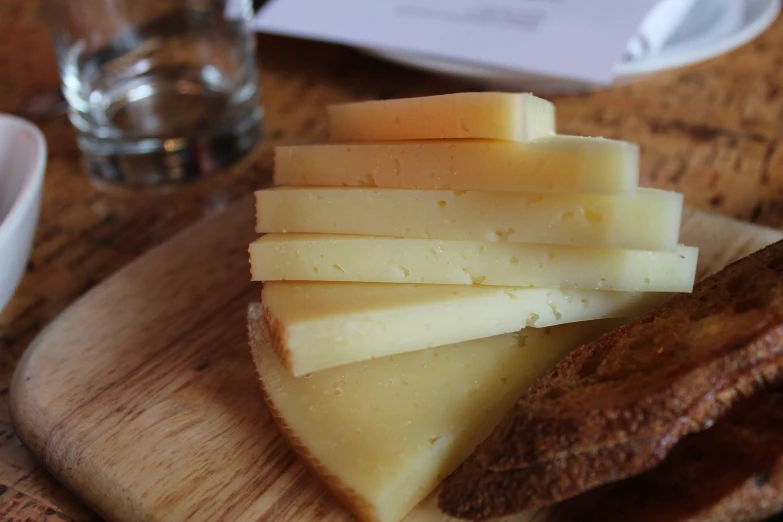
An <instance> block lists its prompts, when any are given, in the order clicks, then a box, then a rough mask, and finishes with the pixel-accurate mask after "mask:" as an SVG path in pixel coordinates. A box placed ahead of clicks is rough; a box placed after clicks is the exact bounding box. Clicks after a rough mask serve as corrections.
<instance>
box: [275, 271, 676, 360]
mask: <svg viewBox="0 0 783 522" xmlns="http://www.w3.org/2000/svg"><path fill="white" fill-rule="evenodd" d="M262 295H263V299H262V302H263V306H264V315H265V317H266V320H267V323H268V325H269V328H270V332H271V335H272V345H273V347H274V349H275V351H276V352H277V354H278V355H279V356H280V358H281V360H282V361H283V363H284V365H285V366H286V368H287V369H288V370H289V371H290V372H291V373H293V374H294V375H304V374H307V373H311V372H317V371H320V370H324V369H326V368H332V367H335V366H340V365H343V364H348V363H353V362H357V361H364V360H368V359H373V358H376V357H383V356H386V355H392V354H396V353H403V352H410V351H415V350H422V349H426V348H432V347H434V346H441V345H444V344H450V343H456V342H462V341H467V340H472V339H480V338H483V337H491V336H494V335H499V334H504V333H510V332H517V331H519V330H521V329H522V328H526V327H538V328H541V327H547V326H554V325H559V324H565V323H572V322H578V321H588V320H592V319H604V318H611V317H634V316H637V315H640V314H642V313H644V312H646V311H648V310H650V309H652V308H654V307H655V306H657V305H658V304H660V303H662V302H663V301H664V300H665V299H667V298H668V297H669V294H666V293H655V292H649V293H636V292H633V293H632V292H605V291H600V290H576V289H567V288H563V289H560V288H511V287H502V286H451V285H411V284H401V285H389V284H381V283H325V282H295V281H285V282H280V281H274V282H269V283H266V284H265V285H264V290H263V294H262ZM400 332H405V334H404V335H401V334H400Z"/></svg>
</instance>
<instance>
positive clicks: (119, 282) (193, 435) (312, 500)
mask: <svg viewBox="0 0 783 522" xmlns="http://www.w3.org/2000/svg"><path fill="white" fill-rule="evenodd" d="M253 224H254V208H253V201H252V200H251V199H245V200H243V201H242V202H240V203H238V204H237V205H235V206H233V207H232V208H230V209H229V210H227V211H226V212H224V213H222V214H219V215H217V216H215V217H213V218H211V219H209V220H207V221H205V222H204V223H202V224H200V225H198V226H196V227H195V228H192V229H190V230H188V231H186V232H185V233H183V234H182V235H180V236H178V237H177V238H175V239H174V240H172V241H170V242H168V243H166V244H164V245H163V246H161V247H160V248H158V249H155V250H154V251H152V252H150V253H149V254H148V255H146V256H143V257H142V258H140V259H139V260H137V261H136V262H134V263H132V264H131V265H129V266H128V267H126V268H125V269H123V270H122V271H120V272H119V273H117V274H116V275H114V276H113V277H111V278H109V279H108V280H107V281H106V282H105V283H103V284H101V285H99V286H98V287H96V288H95V289H94V290H92V291H91V292H90V293H88V294H87V295H86V296H84V298H82V299H80V300H79V301H77V302H76V303H75V304H74V305H73V306H71V307H70V308H69V309H68V310H66V312H65V313H64V314H62V315H61V316H60V317H59V318H58V319H56V320H55V321H54V322H52V323H51V324H50V325H49V326H48V327H47V328H46V329H45V330H44V332H43V333H42V334H41V335H40V336H38V337H37V338H36V340H35V342H34V343H33V345H32V346H31V347H30V348H29V349H28V350H27V352H26V353H25V356H24V357H23V358H22V361H21V362H20V364H19V367H18V370H17V372H16V375H15V376H14V380H13V383H12V386H11V412H12V417H13V419H14V425H15V427H16V429H17V434H18V435H19V437H20V438H21V439H22V440H23V441H24V442H25V443H26V444H27V446H28V447H29V448H30V449H31V450H32V451H33V453H34V454H35V455H37V456H38V457H39V458H40V460H41V461H42V462H43V463H45V465H46V467H47V468H48V469H49V470H50V471H51V472H52V473H53V474H54V476H55V477H57V478H58V479H59V480H61V481H62V482H63V483H64V484H66V485H67V486H68V487H69V488H70V489H71V490H72V491H74V492H76V493H77V494H78V496H79V497H81V498H82V499H83V500H84V501H86V502H87V503H88V504H89V505H90V506H92V507H93V508H94V509H96V510H97V511H98V512H99V513H102V514H103V515H104V516H105V517H106V518H107V519H110V520H117V521H120V520H122V521H130V522H135V521H139V522H141V521H145V520H191V521H214V520H226V521H244V520H247V521H252V520H269V521H276V522H287V521H291V522H293V521H302V522H306V521H317V520H351V517H350V516H349V515H348V514H347V512H345V511H343V510H342V508H341V507H340V506H339V505H338V504H337V503H336V502H335V501H333V500H332V498H331V497H330V496H329V495H328V494H327V493H326V492H325V491H324V489H323V487H322V486H321V484H320V483H319V482H318V480H316V479H315V478H313V477H311V476H310V474H309V473H308V472H307V471H305V468H304V467H303V466H302V465H301V463H300V462H299V461H298V460H297V458H296V457H295V456H294V454H293V453H292V451H291V450H290V449H289V447H288V444H287V443H286V441H285V439H283V438H282V437H281V436H280V435H279V433H278V431H277V429H276V427H275V425H274V423H273V421H272V418H271V415H270V414H269V412H268V411H267V409H266V407H265V406H264V403H263V399H262V396H261V393H260V390H259V387H258V381H257V379H256V375H255V369H254V366H253V363H252V361H251V359H250V355H249V348H248V344H247V335H246V327H245V324H246V319H245V317H246V312H247V305H248V303H250V302H252V301H257V300H258V299H259V293H260V285H259V284H257V283H256V284H253V283H250V282H249V280H248V279H249V278H248V267H247V244H248V243H249V242H250V241H251V240H252V239H253V237H254V233H253V228H254V227H253ZM681 237H682V241H683V242H686V243H688V244H693V245H696V246H699V247H700V249H701V256H700V257H701V262H700V264H699V275H700V276H703V275H706V274H707V273H710V272H713V271H716V270H718V269H720V268H722V267H723V266H724V265H725V264H727V263H728V262H731V261H733V260H734V259H738V258H740V257H742V256H744V255H747V254H749V253H751V252H753V251H755V250H757V249H759V248H761V247H763V246H765V245H767V244H769V243H771V242H774V241H777V240H779V239H783V232H780V231H777V230H772V229H767V228H762V227H756V226H753V225H749V224H746V223H741V222H739V221H733V220H731V219H728V218H724V217H718V216H711V215H707V214H704V213H701V212H693V211H688V212H686V215H685V220H684V225H683V233H682V236H681ZM443 518H444V517H442V516H441V515H439V513H438V511H437V509H435V508H434V503H432V502H430V503H427V504H425V506H424V507H423V508H421V509H419V510H417V511H416V512H414V514H413V516H412V517H411V520H441V519H443ZM518 520H527V518H526V517H522V518H520V519H518Z"/></svg>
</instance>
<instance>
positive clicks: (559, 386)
mask: <svg viewBox="0 0 783 522" xmlns="http://www.w3.org/2000/svg"><path fill="white" fill-rule="evenodd" d="M781 380H783V242H780V243H776V244H775V245H772V246H770V247H767V248H766V249H764V250H762V251H760V252H757V253H756V254H754V255H752V256H749V257H747V258H745V259H743V260H740V261H738V262H736V263H734V264H732V265H730V266H729V267H727V268H725V269H724V270H722V271H721V272H719V273H718V274H715V275H714V276H712V277H710V278H708V279H706V280H704V281H702V282H701V283H699V284H698V285H697V286H696V288H695V289H694V292H693V293H692V294H690V295H679V296H675V297H673V298H672V299H670V300H669V301H667V302H666V303H665V304H664V305H663V306H661V307H659V308H658V309H656V310H653V311H652V312H650V313H648V314H646V315H644V316H642V317H640V318H639V319H637V320H636V321H634V322H633V323H630V324H628V325H626V326H624V327H621V328H620V329H618V330H616V331H614V332H611V333H609V334H607V335H605V336H603V337H601V338H600V339H598V340H596V341H594V342H593V343H591V344H588V345H586V346H583V347H580V348H579V349H577V350H575V351H574V352H572V353H571V354H570V355H569V356H568V357H566V358H565V359H564V360H563V361H561V362H560V363H559V364H558V365H557V366H556V367H555V368H554V369H553V370H552V371H550V372H549V373H548V374H547V375H545V376H544V377H543V378H541V379H540V380H539V381H538V382H536V383H535V384H534V385H533V386H532V387H531V388H530V389H529V390H528V392H527V393H526V394H525V395H524V396H523V397H522V398H521V399H520V400H519V402H518V403H517V404H516V405H515V406H514V408H513V409H512V411H510V412H509V414H508V415H507V416H506V417H505V419H504V420H503V421H502V422H501V424H500V425H499V426H498V428H497V429H496V430H495V431H494V433H493V434H492V435H491V436H490V437H489V438H488V439H487V440H486V441H485V442H484V443H482V444H481V445H480V446H479V447H478V448H477V449H476V451H475V452H474V454H473V455H472V456H471V457H470V458H469V459H468V460H467V461H466V462H465V463H463V465H462V466H461V467H460V468H459V469H458V470H457V471H456V472H455V473H454V474H453V475H452V476H451V477H450V478H449V479H448V480H447V481H446V484H445V487H444V489H443V490H442V492H441V494H440V497H439V503H440V506H441V508H442V509H443V510H444V511H446V512H447V513H449V514H451V515H454V516H459V517H463V518H470V519H474V520H483V519H486V518H491V517H496V516H500V515H506V514H510V513H514V512H517V511H521V510H524V509H529V508H535V507H542V506H546V505H549V504H553V503H555V502H558V501H561V500H564V499H567V498H570V497H573V496H575V495H577V494H579V493H581V492H583V491H586V490H588V489H591V488H595V487H597V486H600V485H602V484H606V483H608V482H612V481H616V480H619V479H622V478H625V477H629V476H633V475H637V474H639V473H642V472H644V471H646V470H649V469H651V468H652V467H654V466H655V465H657V464H658V463H660V462H661V461H662V460H663V459H664V458H665V457H666V455H667V454H668V452H669V451H670V449H671V448H672V446H674V444H675V443H676V442H677V441H678V440H680V439H681V438H682V437H684V436H685V435H687V434H689V433H694V432H697V431H700V430H703V429H706V428H708V427H709V426H710V425H711V424H712V423H713V422H714V421H715V420H716V419H718V418H719V417H720V416H721V415H723V414H725V413H726V412H727V411H728V410H729V409H730V408H731V407H732V406H733V405H734V404H735V403H736V402H737V401H739V400H740V399H742V398H743V397H750V396H752V395H753V394H754V393H756V392H758V391H760V390H763V389H766V388H768V387H769V386H771V385H773V384H776V383H778V382H780V381H781Z"/></svg>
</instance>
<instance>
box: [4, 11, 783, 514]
mask: <svg viewBox="0 0 783 522" xmlns="http://www.w3.org/2000/svg"><path fill="white" fill-rule="evenodd" d="M258 48H259V51H258V56H259V60H260V63H261V65H262V67H263V71H262V84H263V89H264V92H263V103H264V105H265V107H266V122H265V126H266V138H265V140H264V142H263V143H262V144H261V145H259V146H258V147H257V148H256V149H255V150H254V151H253V152H252V153H251V154H250V156H249V157H248V158H247V159H246V160H245V161H243V162H242V163H241V164H239V165H237V166H235V167H234V168H231V169H230V170H228V171H226V172H223V173H221V174H219V175H216V176H213V177H211V178H209V179H204V180H203V181H200V182H198V183H196V184H194V185H191V186H187V187H184V188H180V189H177V190H175V191H173V192H172V193H170V194H149V193H134V192H124V191H111V192H107V191H104V190H100V189H98V188H96V187H94V186H93V185H91V183H90V182H89V180H88V179H87V177H86V176H85V175H84V173H83V170H82V167H81V164H80V154H79V151H78V149H77V147H76V143H75V139H74V132H73V130H72V128H71V126H70V124H69V122H68V120H67V118H66V117H64V116H60V117H57V118H54V119H51V120H49V121H44V122H41V123H40V126H41V128H42V129H43V131H44V133H45V135H46V138H47V140H48V143H49V165H48V168H47V176H46V182H45V185H44V203H43V211H42V215H41V220H40V225H39V228H38V232H37V235H36V240H35V249H34V251H33V254H32V259H31V261H30V263H29V266H28V268H27V273H26V275H25V278H24V280H23V281H22V284H21V286H20V287H19V289H18V291H17V293H16V295H15V297H14V298H13V300H12V301H11V302H10V304H9V306H8V307H7V308H6V309H5V311H3V312H2V313H0V519H2V520H11V519H14V520H33V521H44V520H46V521H70V520H79V521H85V520H96V519H97V517H96V516H95V515H94V514H92V513H91V512H90V511H89V510H88V509H87V508H85V507H84V506H82V505H81V504H80V503H79V502H78V501H77V500H76V499H74V498H73V497H72V496H71V495H70V494H69V493H68V492H66V491H65V490H64V489H62V488H61V487H60V486H58V485H57V483H56V482H55V481H54V480H53V479H52V478H51V477H50V476H49V475H48V474H47V473H46V472H45V471H43V469H42V468H41V467H39V466H38V465H37V464H36V463H35V462H34V461H33V459H32V458H31V456H30V455H29V454H28V453H27V452H26V450H25V449H24V448H23V447H22V445H21V444H20V442H19V440H18V439H17V438H16V436H15V435H14V432H13V429H12V427H11V424H10V421H9V416H8V413H7V397H8V385H9V382H10V379H11V375H12V372H13V370H14V367H15V365H16V363H17V361H18V360H19V357H20V356H21V354H22V352H23V351H24V349H25V348H26V347H27V345H28V344H29V343H30V341H31V340H32V339H33V337H34V336H35V335H36V334H37V333H38V332H39V331H40V330H41V328H42V327H43V326H44V325H46V324H47V322H49V321H50V320H51V319H52V318H54V317H55V316H56V315H57V314H58V313H60V312H61V311H62V310H64V309H65V308H66V307H67V306H68V305H70V304H71V303H72V302H73V301H74V300H76V299H77V298H78V297H79V296H80V295H82V294H84V293H85V292H86V291H88V290H89V289H90V288H91V287H92V286H94V285H96V284H98V283H100V282H101V281H102V280H104V279H105V278H106V277H107V276H109V275H110V274H112V273H113V272H114V271H116V270H117V269H118V268H120V267H122V266H123V265H125V264H126V263H128V262H129V261H131V260H133V259H135V258H136V257H138V256H140V255H142V254H143V253H144V252H146V251H148V250H149V249H150V248H152V247H154V246H155V245H158V244H160V243H162V242H163V241H166V240H167V239H168V238H170V237H171V236H172V235H174V234H176V233H177V232H179V231H181V230H182V229H184V228H185V227H187V226H188V225H190V224H192V223H194V222H195V221H197V220H199V219H201V218H202V217H204V216H206V215H209V214H212V213H215V212H220V211H221V210H222V209H224V208H225V207H226V206H227V205H229V204H230V203H231V202H232V201H234V200H236V199H237V198H239V197H240V196H242V195H244V194H247V193H249V192H251V191H252V190H253V189H255V188H257V187H261V186H263V185H265V184H268V183H269V181H270V176H271V170H270V169H271V159H272V156H271V151H272V148H273V146H274V145H276V144H281V143H293V142H303V141H314V140H319V139H322V138H323V137H324V136H325V131H326V127H325V117H324V111H323V107H324V105H325V104H328V103H334V102H340V101H347V100H356V99H370V98H391V97H404V96H419V95H428V94H437V93H447V92H455V91H463V90H469V89H476V86H473V85H469V84H466V83H461V82H458V81H455V80H452V79H448V78H443V77H438V76H434V75H431V74H427V73H423V72H418V71H414V70H409V69H405V68H402V67H398V66H394V65H390V64H386V63H383V62H380V61H377V60H374V59H372V58H369V57H367V56H365V55H362V54H360V53H358V52H356V51H353V50H350V49H347V48H344V47H339V46H334V45H326V44H319V43H312V42H302V41H296V40H291V39H285V38H277V37H267V36H263V37H259V39H258ZM0 78H2V80H0V112H12V111H14V110H15V109H16V108H17V107H19V106H20V104H22V103H23V102H24V101H25V100H27V99H29V97H30V96H31V95H33V94H35V93H37V92H45V91H47V90H49V89H52V88H54V87H56V86H57V84H58V81H59V80H58V74H57V69H56V66H55V60H54V54H53V51H52V49H51V44H50V41H49V37H48V34H47V32H46V29H45V28H44V26H43V24H42V21H41V18H40V16H39V5H38V2H37V1H33V0H3V2H0ZM553 101H554V102H555V103H556V104H557V110H558V125H559V130H560V132H562V133H569V134H582V135H601V136H606V137H613V138H622V139H626V140H630V141H635V142H638V143H640V144H641V145H642V179H643V183H644V184H646V185H650V186H657V187H664V188H670V189H675V190H679V191H681V192H683V193H684V194H685V199H686V202H687V203H688V204H690V205H692V206H695V207H699V208H703V209H709V210H713V211H715V212H719V213H722V214H726V215H729V216H733V217H737V218H741V219H746V220H750V221H753V222H756V223H759V224H764V225H769V226H773V227H779V228H783V146H782V145H783V140H782V139H781V138H782V137H783V135H782V129H783V126H782V125H781V124H782V122H783V19H781V20H779V21H778V22H777V23H776V24H775V25H774V26H773V27H772V28H771V29H770V30H768V31H767V32H766V33H765V34H764V35H763V36H762V37H760V38H758V39H757V40H755V41H754V42H752V43H750V44H748V45H746V46H744V47H743V48H741V49H739V50H737V51H735V52H733V53H730V54H728V55H726V56H723V57H721V58H719V59H715V60H712V61H709V62H706V63H703V64H700V65H696V66H693V67H688V68H685V69H681V70H678V71H675V72H668V73H662V74H658V75H655V76H653V77H651V78H649V79H647V80H645V81H642V82H640V83H638V84H636V85H633V86H628V87H621V88H615V89H609V90H606V91H602V92H599V93H595V94H585V95H577V96H562V97H557V98H554V99H553ZM0 255H2V254H1V253H0Z"/></svg>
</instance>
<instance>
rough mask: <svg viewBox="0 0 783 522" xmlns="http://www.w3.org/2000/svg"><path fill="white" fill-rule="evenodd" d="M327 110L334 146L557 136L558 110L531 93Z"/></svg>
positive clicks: (370, 103)
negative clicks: (373, 141)
mask: <svg viewBox="0 0 783 522" xmlns="http://www.w3.org/2000/svg"><path fill="white" fill-rule="evenodd" d="M326 110H327V112H328V115H329V135H330V137H331V140H332V141H367V140H427V139H443V138H489V139H498V140H512V141H527V140H534V139H536V138H540V137H542V136H550V135H552V134H554V133H555V106H554V105H552V104H551V103H550V102H548V101H546V100H542V99H541V98H536V97H535V96H532V95H530V94H517V93H501V92H468V93H458V94H445V95H441V96H427V97H422V98H405V99H398V100H382V101H366V102H358V103H345V104H341V105H332V106H329V107H327V108H326Z"/></svg>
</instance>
